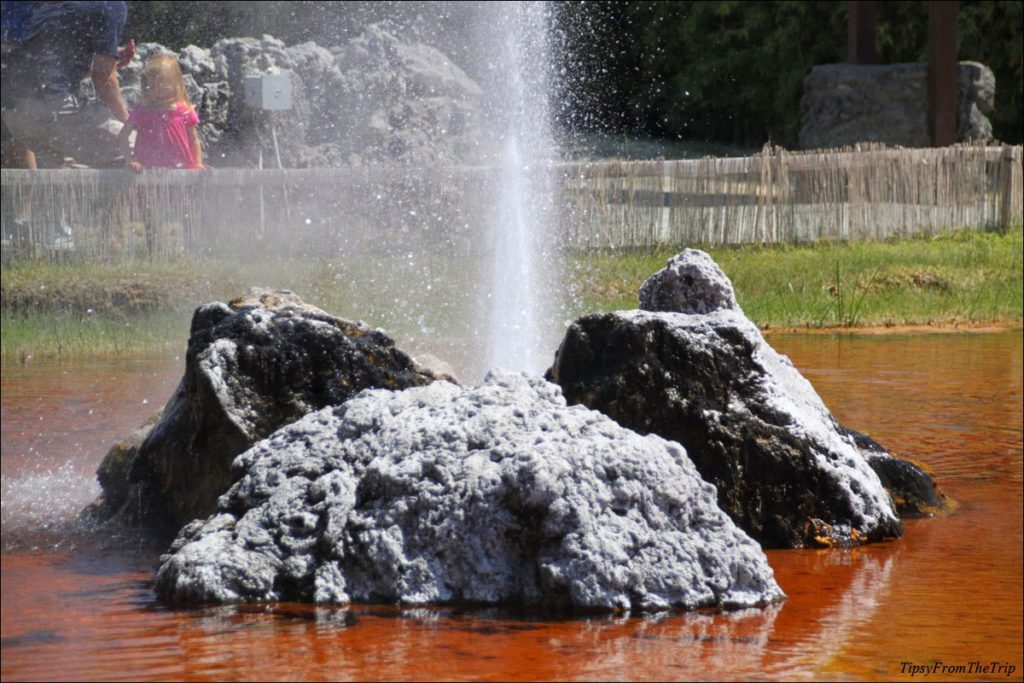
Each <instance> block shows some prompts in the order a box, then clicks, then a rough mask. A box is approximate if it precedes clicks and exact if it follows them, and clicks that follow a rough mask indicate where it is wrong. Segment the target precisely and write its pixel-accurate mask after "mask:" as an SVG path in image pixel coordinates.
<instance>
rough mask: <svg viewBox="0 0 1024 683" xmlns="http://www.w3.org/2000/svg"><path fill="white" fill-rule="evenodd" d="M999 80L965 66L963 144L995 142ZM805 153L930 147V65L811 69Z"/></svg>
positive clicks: (960, 103)
mask: <svg viewBox="0 0 1024 683" xmlns="http://www.w3.org/2000/svg"><path fill="white" fill-rule="evenodd" d="M995 90H996V79H995V76H994V75H993V74H992V70H991V69H989V68H988V67H987V66H985V65H984V64H979V63H977V62H961V63H960V71H959V74H958V92H957V141H959V142H965V141H970V140H982V141H986V142H987V141H990V140H992V124H991V123H989V120H988V119H987V118H986V117H985V115H984V112H990V111H992V107H993V105H994V104H995ZM800 111H801V115H800V139H799V146H800V147H801V148H802V149H815V148H826V147H839V146H843V145H854V144H857V143H858V142H883V143H885V144H887V145H901V146H904V147H929V146H931V139H930V137H929V134H928V65H927V64H924V63H914V64H822V65H818V66H815V67H814V68H812V69H811V73H810V74H809V75H808V76H807V78H806V79H805V81H804V95H803V98H802V99H801V101H800Z"/></svg>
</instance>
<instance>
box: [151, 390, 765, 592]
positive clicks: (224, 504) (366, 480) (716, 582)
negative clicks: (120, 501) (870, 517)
mask: <svg viewBox="0 0 1024 683" xmlns="http://www.w3.org/2000/svg"><path fill="white" fill-rule="evenodd" d="M234 466H235V469H236V473H237V475H238V476H240V479H239V480H238V482H237V483H236V484H235V485H234V486H232V487H231V489H230V490H229V491H228V492H227V493H226V494H224V496H222V497H221V499H220V501H219V507H218V511H217V513H216V514H214V515H213V516H212V517H210V518H209V519H207V520H206V521H205V522H195V523H193V524H191V525H189V526H188V527H186V528H185V529H183V530H182V532H181V534H180V535H179V537H178V539H177V540H176V541H175V542H174V544H173V545H172V547H171V552H172V554H170V555H169V556H166V557H165V560H164V562H163V564H162V566H161V567H160V570H159V572H158V574H157V579H156V590H157V592H158V594H159V595H160V596H161V597H162V598H163V599H165V600H168V601H172V602H178V601H184V602H203V601H218V602H234V601H262V600H306V601H315V602H318V603H346V602H349V601H357V602H379V601H387V602H397V603H402V604H412V605H416V604H427V603H433V604H436V603H491V604H499V603H504V604H509V603H511V604H526V605H542V606H547V607H558V608H566V607H569V608H577V609H616V608H618V609H646V610H657V609H664V608H669V607H682V608H694V607H703V606H749V605H757V604H762V603H766V602H769V601H774V600H777V599H781V598H782V597H784V596H783V594H782V591H781V590H780V589H779V587H778V585H777V584H776V583H775V580H774V577H773V574H772V570H771V568H770V567H769V566H768V563H767V560H766V558H765V556H764V554H763V552H762V551H761V549H760V548H759V547H758V545H757V544H756V543H755V542H754V541H753V540H751V539H750V538H749V537H748V536H747V535H746V534H744V533H743V532H742V531H741V530H740V529H738V528H737V527H736V526H735V525H734V524H733V523H732V521H731V520H730V519H729V518H728V516H726V515H725V514H724V513H723V512H722V511H721V510H720V509H719V508H718V506H717V505H716V503H715V491H714V488H713V487H712V486H710V485H708V484H707V483H706V482H704V481H703V480H701V479H700V476H699V475H698V474H697V472H696V470H695V469H694V467H693V464H692V463H691V462H690V461H689V459H688V458H687V457H686V453H685V452H684V450H683V449H682V448H681V447H680V446H679V445H678V444H675V443H671V442H667V441H665V440H663V439H661V438H659V437H657V436H640V435H638V434H636V433H634V432H631V431H629V430H627V429H624V428H622V427H620V426H619V425H617V424H615V423H614V422H612V421H611V420H609V419H608V418H607V417H605V416H604V415H601V414H600V413H597V412H595V411H591V410H587V409H586V408H583V407H582V406H575V407H571V408H568V407H566V404H565V400H564V398H563V397H562V395H561V393H560V392H559V390H558V387H556V386H554V385H552V384H549V383H547V382H544V381H543V380H540V379H531V378H528V377H526V376H525V375H516V374H511V373H503V372H502V373H492V374H490V375H489V376H488V377H487V378H486V379H485V381H484V383H483V384H482V385H481V386H479V387H476V388H472V389H460V388H459V387H456V386H454V385H452V384H449V383H447V382H437V383H434V384H431V385H429V386H425V387H419V388H413V389H407V390H405V391H401V392H390V391H382V390H372V391H365V392H363V393H361V394H360V395H359V396H357V397H356V398H354V399H352V400H350V401H348V402H347V403H345V404H344V405H342V406H339V407H335V408H325V409H323V410H320V411H318V412H316V413H312V414H310V415H307V416H306V417H304V418H303V419H301V420H299V421H298V422H295V423H294V424H292V425H289V426H288V427H285V428H284V429H281V430H280V431H278V432H276V433H275V434H274V435H272V436H271V437H269V438H268V439H266V440H264V441H261V442H260V443H258V444H256V445H255V446H254V447H253V448H251V449H250V450H248V451H246V452H245V453H243V454H242V455H240V456H239V457H238V458H237V459H236V460H235V465H234Z"/></svg>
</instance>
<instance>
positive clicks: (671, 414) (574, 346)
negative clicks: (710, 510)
mask: <svg viewBox="0 0 1024 683" xmlns="http://www.w3.org/2000/svg"><path fill="white" fill-rule="evenodd" d="M641 299H642V301H643V303H644V304H645V305H647V306H650V307H652V308H659V309H662V310H656V311H645V310H636V311H620V312H617V313H606V314H596V315H589V316H585V317H583V318H580V319H579V320H577V321H576V322H575V323H573V325H572V326H571V327H570V328H569V330H568V331H567V333H566V335H565V338H564V340H563V341H562V344H561V347H560V348H559V350H558V353H557V355H556V358H555V363H554V365H553V367H552V368H551V369H550V370H549V371H548V377H549V379H551V380H552V381H554V382H556V383H558V384H559V385H561V387H562V389H563V391H564V392H565V396H566V399H567V400H568V401H569V402H570V403H582V404H583V405H586V406H588V407H590V408H593V409H595V410H600V411H601V412H603V413H605V414H607V415H609V416H610V417H612V418H613V419H615V420H616V421H618V422H619V423H620V424H622V425H624V426H626V427H629V428H630V429H634V430H636V431H638V432H640V433H644V434H650V433H653V434H658V435H659V436H662V437H663V438H666V439H671V440H673V441H678V442H679V443H681V444H683V446H685V448H686V450H687V452H688V453H689V455H690V458H691V459H692V460H693V462H694V463H695V464H696V466H697V469H698V470H699V471H700V473H701V475H702V476H703V477H704V478H705V479H706V480H707V481H709V482H711V483H712V484H714V485H715V486H716V487H717V490H718V502H719V504H720V505H721V506H722V509H724V510H725V511H726V512H728V513H729V515H730V516H731V517H732V519H733V520H734V521H735V522H736V523H737V524H738V525H739V526H740V527H741V528H743V529H744V530H746V531H747V532H748V533H749V534H750V535H751V536H753V537H754V538H756V539H757V540H758V541H760V542H761V543H762V544H764V545H765V546H768V547H801V546H809V545H834V544H839V545H848V544H856V543H860V542H864V541H875V540H881V539H884V538H889V537H894V536H899V535H900V534H901V533H902V525H901V524H900V522H899V520H898V518H897V514H896V511H895V510H894V507H893V503H892V500H891V498H890V495H889V494H888V493H887V492H886V490H885V489H884V488H883V486H882V484H881V482H880V481H879V478H878V476H877V475H876V473H875V472H874V470H873V469H872V468H871V467H870V466H869V464H868V462H867V460H866V459H865V457H864V456H863V454H862V453H861V451H860V450H859V449H858V448H857V447H856V446H855V444H854V440H853V438H852V437H850V436H849V435H848V434H847V432H846V431H845V430H844V429H843V428H842V427H840V426H839V425H838V424H837V423H836V422H835V420H834V419H833V418H832V416H831V414H830V413H829V411H828V409H827V408H826V407H825V405H824V403H823V402H822V401H821V398H820V397H819V396H818V395H817V393H816V392H815V391H814V389H813V387H812V386H811V385H810V383H809V382H808V381H807V380H806V379H804V377H803V376H802V375H800V373H799V372H798V371H797V370H796V368H795V367H793V365H792V363H791V362H790V361H789V359H788V358H786V357H785V356H782V355H780V354H778V353H776V352H775V351H774V350H773V349H772V348H771V347H770V346H769V345H768V343H767V342H766V341H765V340H764V338H763V337H762V336H761V333H760V331H759V330H758V329H757V327H756V326H755V325H754V324H753V323H752V322H751V321H750V320H749V319H747V317H746V316H744V315H743V312H742V311H741V310H740V308H739V306H738V305H737V304H736V299H735V296H734V295H733V293H732V286H731V283H730V282H729V280H728V278H727V277H726V276H725V274H724V273H722V272H721V270H720V269H719V268H718V267H717V265H715V263H714V262H713V261H712V260H711V258H710V257H708V255H707V254H705V253H703V252H700V251H696V250H686V251H685V252H683V253H682V254H680V255H679V256H677V257H674V258H673V259H671V260H670V261H669V263H668V267H667V268H666V269H665V270H664V271H661V272H659V273H658V274H656V275H654V276H652V278H651V279H650V280H649V281H648V282H647V283H645V284H644V286H643V289H642V294H641ZM665 308H671V309H673V310H663V309H665ZM675 311H686V312H675Z"/></svg>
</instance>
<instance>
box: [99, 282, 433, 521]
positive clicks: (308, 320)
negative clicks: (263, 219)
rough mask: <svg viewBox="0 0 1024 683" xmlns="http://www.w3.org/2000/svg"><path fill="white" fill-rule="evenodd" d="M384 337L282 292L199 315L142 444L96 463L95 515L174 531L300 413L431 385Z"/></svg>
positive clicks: (256, 293) (260, 293)
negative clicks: (238, 460) (235, 465)
mask: <svg viewBox="0 0 1024 683" xmlns="http://www.w3.org/2000/svg"><path fill="white" fill-rule="evenodd" d="M437 378H438V376H437V375H435V374H434V373H432V372H430V371H428V370H425V369H423V368H421V367H419V366H418V365H417V364H416V363H415V362H414V361H413V360H412V359H411V358H410V357H409V356H408V355H406V354H405V353H403V352H402V351H400V350H399V349H397V348H396V347H395V346H394V342H393V341H392V340H391V338H389V337H388V336H387V335H386V334H384V333H383V332H382V331H380V330H371V329H370V328H368V327H366V326H365V325H363V324H362V323H353V322H349V321H347V320H342V319H341V318H336V317H334V316H332V315H329V314H328V313H325V312H324V311H321V310H320V309H318V308H316V307H315V306H309V305H307V304H305V303H303V302H302V300H301V299H300V298H299V297H298V296H296V295H295V294H294V293H292V292H290V291H287V290H262V289H253V290H250V291H249V292H248V293H247V294H246V295H245V296H243V297H240V298H239V299H236V300H234V301H232V302H231V303H230V304H225V303H213V304H207V305H205V306H201V307H200V308H198V309H197V310H196V312H195V314H194V315H193V318H192V329H191V335H190V338H189V342H188V353H187V355H186V360H185V376H184V377H183V379H182V381H181V383H180V384H179V386H178V388H177V390H176V391H175V393H174V395H173V396H172V397H171V399H170V401H169V402H168V403H167V406H166V407H165V409H164V412H163V415H162V417H161V419H160V420H159V422H157V423H156V424H155V425H154V426H153V427H152V429H151V430H150V431H149V433H148V434H147V435H146V436H145V438H144V440H142V441H141V445H138V446H137V448H131V444H126V446H127V449H123V448H122V449H116V448H115V449H112V451H111V453H110V454H109V455H108V456H107V459H105V460H104V462H103V464H101V466H100V474H101V477H100V483H101V485H102V486H103V490H104V493H103V496H102V498H101V501H98V504H96V505H94V509H93V510H92V513H93V515H94V516H96V517H99V518H101V519H103V518H108V517H114V518H117V519H121V520H123V521H128V522H134V521H142V522H144V523H146V524H148V525H149V526H152V527H154V528H155V529H156V530H158V531H164V532H165V533H168V534H174V533H176V532H177V530H178V529H180V528H181V526H182V525H184V524H186V523H187V522H189V521H191V520H193V519H196V518H197V517H206V516H207V515H209V514H210V513H211V512H213V511H214V509H215V508H216V502H217V497H218V496H219V495H221V494H222V493H224V491H226V490H227V489H228V487H229V486H231V484H232V483H234V481H235V479H234V477H233V476H232V474H231V461H232V460H234V458H235V456H236V455H238V454H239V453H241V452H242V451H244V450H246V449H247V448H249V447H250V446H252V445H253V444H254V443H256V442H257V441H259V440H260V439H262V438H264V437H266V436H268V435H269V434H271V433H273V432H274V431H276V430H277V429H278V428H280V427H283V426H284V425H286V424H289V423H291V422H294V421H295V420H297V419H299V418H300V417H302V416H303V415H305V414H306V413H309V412H311V411H314V410H318V409H320V408H323V407H325V406H331V405H339V404H341V403H343V402H344V401H346V400H347V399H348V398H350V397H351V396H353V395H355V394H356V393H358V392H359V391H360V390H362V389H366V388H369V387H386V388H389V389H402V388H405V387H411V386H420V385H423V384H427V383H429V382H432V381H434V380H435V379H437Z"/></svg>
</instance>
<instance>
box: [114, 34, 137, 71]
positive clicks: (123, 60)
mask: <svg viewBox="0 0 1024 683" xmlns="http://www.w3.org/2000/svg"><path fill="white" fill-rule="evenodd" d="M134 56H135V39H134V38H132V39H131V40H129V41H128V44H127V45H125V46H124V47H119V48H117V62H116V66H117V68H118V69H123V68H124V67H126V66H128V64H129V63H130V62H131V61H132V57H134Z"/></svg>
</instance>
